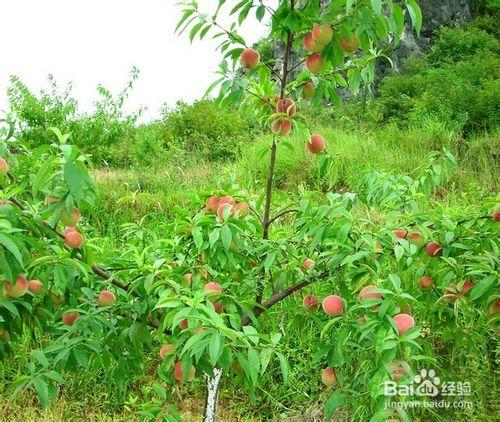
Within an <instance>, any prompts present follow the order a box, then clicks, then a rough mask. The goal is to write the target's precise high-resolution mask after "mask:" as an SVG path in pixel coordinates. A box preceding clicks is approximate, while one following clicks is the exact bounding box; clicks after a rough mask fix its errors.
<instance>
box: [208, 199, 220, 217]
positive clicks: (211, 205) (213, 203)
mask: <svg viewBox="0 0 500 422" xmlns="http://www.w3.org/2000/svg"><path fill="white" fill-rule="evenodd" d="M217 208H219V198H218V197H217V196H211V197H210V198H208V199H207V202H205V210H206V211H207V212H208V213H210V214H215V212H216V211H217Z"/></svg>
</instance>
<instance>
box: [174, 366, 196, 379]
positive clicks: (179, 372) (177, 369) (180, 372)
mask: <svg viewBox="0 0 500 422" xmlns="http://www.w3.org/2000/svg"><path fill="white" fill-rule="evenodd" d="M195 373H196V369H194V366H191V367H190V368H189V375H188V376H187V380H188V381H191V380H192V379H193V378H194V375H195ZM174 378H175V379H176V380H177V381H184V368H183V365H182V362H177V363H176V364H175V365H174Z"/></svg>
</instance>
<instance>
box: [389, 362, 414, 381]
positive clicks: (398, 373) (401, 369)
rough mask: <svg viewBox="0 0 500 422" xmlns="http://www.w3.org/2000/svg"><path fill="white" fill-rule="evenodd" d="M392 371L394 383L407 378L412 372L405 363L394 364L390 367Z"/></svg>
mask: <svg viewBox="0 0 500 422" xmlns="http://www.w3.org/2000/svg"><path fill="white" fill-rule="evenodd" d="M389 368H390V369H391V377H392V379H393V380H394V381H396V382H398V381H399V380H400V379H401V378H403V377H405V376H406V375H407V374H408V372H410V365H408V363H406V362H404V361H396V362H392V363H391V364H390V365H389Z"/></svg>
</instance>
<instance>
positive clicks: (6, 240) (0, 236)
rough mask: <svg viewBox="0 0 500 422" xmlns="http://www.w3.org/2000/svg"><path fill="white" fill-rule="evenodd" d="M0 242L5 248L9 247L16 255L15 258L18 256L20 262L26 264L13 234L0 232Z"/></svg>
mask: <svg viewBox="0 0 500 422" xmlns="http://www.w3.org/2000/svg"><path fill="white" fill-rule="evenodd" d="M0 244H2V245H3V246H4V247H5V249H7V250H8V251H9V252H10V253H11V254H12V255H14V258H16V260H17V262H19V264H21V265H24V264H23V257H22V256H21V251H20V250H19V248H18V247H17V245H16V242H15V240H14V239H13V238H12V236H10V235H8V234H5V233H0Z"/></svg>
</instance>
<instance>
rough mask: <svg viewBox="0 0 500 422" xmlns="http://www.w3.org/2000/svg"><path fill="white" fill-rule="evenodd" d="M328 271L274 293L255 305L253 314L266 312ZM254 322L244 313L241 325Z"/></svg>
mask: <svg viewBox="0 0 500 422" xmlns="http://www.w3.org/2000/svg"><path fill="white" fill-rule="evenodd" d="M328 273H329V272H328V271H324V272H322V273H321V274H320V275H319V276H316V277H310V278H308V279H305V280H302V281H299V282H298V283H296V284H294V285H293V286H289V287H287V288H286V289H285V290H283V291H281V292H279V293H276V294H274V295H272V296H271V297H270V298H269V299H268V300H266V301H265V302H264V303H262V304H261V305H259V306H258V307H254V309H253V310H252V313H253V315H254V316H255V317H256V318H258V317H259V316H260V315H261V314H263V313H264V312H266V311H267V310H268V309H270V308H271V307H273V306H274V305H276V304H277V303H278V302H281V301H282V300H283V299H286V298H287V297H288V296H290V295H291V294H293V293H294V292H297V291H299V290H301V289H303V288H304V287H306V286H308V285H309V284H312V283H314V282H315V281H317V280H320V279H322V278H324V277H326V276H327V275H328ZM251 322H252V320H251V318H250V316H249V315H247V314H245V315H243V318H242V319H241V326H242V327H244V326H245V325H249V324H250V323H251Z"/></svg>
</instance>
